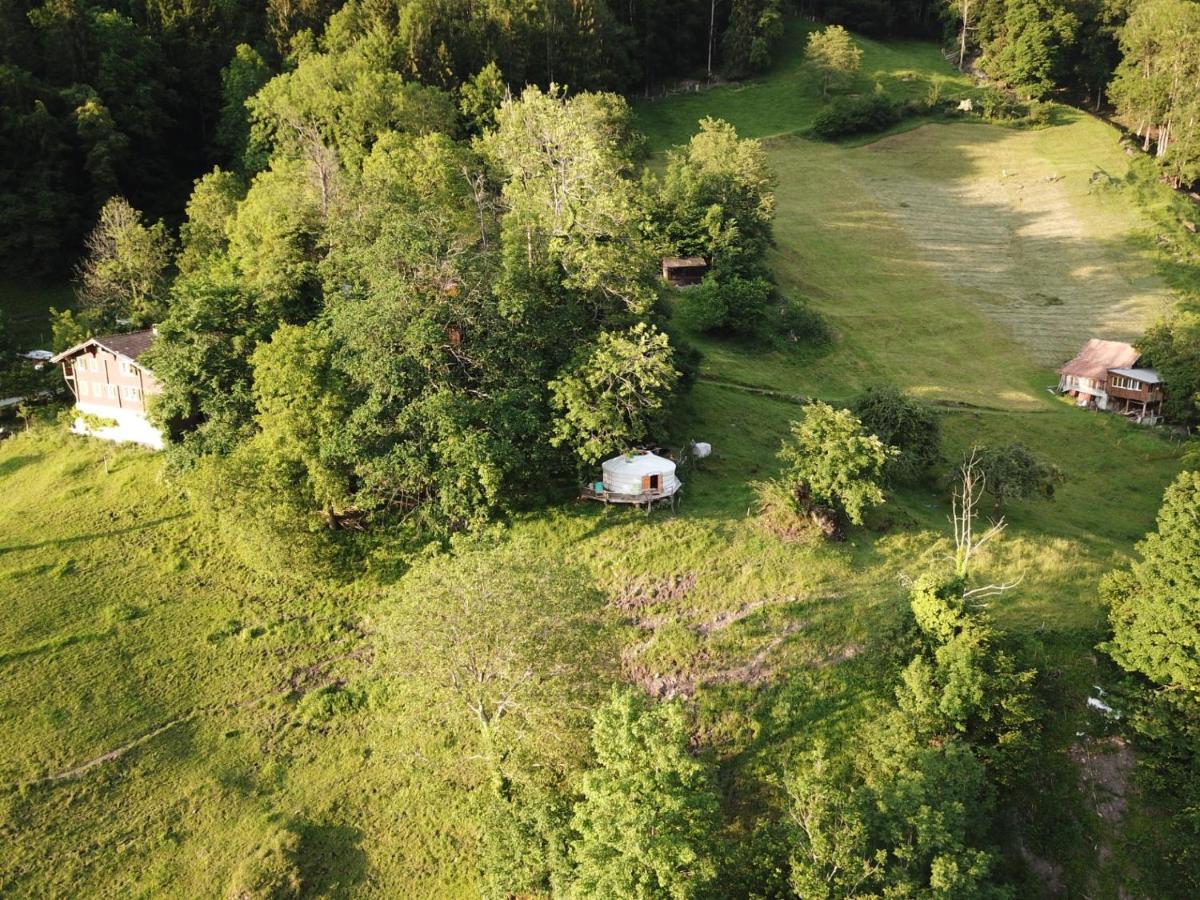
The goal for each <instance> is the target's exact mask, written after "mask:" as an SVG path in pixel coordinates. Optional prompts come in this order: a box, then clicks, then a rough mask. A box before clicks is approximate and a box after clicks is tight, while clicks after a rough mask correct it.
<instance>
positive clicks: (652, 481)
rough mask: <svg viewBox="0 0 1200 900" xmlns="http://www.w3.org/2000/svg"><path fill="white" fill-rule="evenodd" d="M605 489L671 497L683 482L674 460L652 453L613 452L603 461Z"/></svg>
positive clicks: (620, 492) (618, 492) (621, 492)
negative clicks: (615, 454)
mask: <svg viewBox="0 0 1200 900" xmlns="http://www.w3.org/2000/svg"><path fill="white" fill-rule="evenodd" d="M602 468H603V472H604V490H606V491H609V492H611V493H614V494H656V495H658V496H661V497H670V496H671V495H672V494H674V493H675V492H676V491H678V490H679V488H680V487H681V486H682V485H681V484H680V483H679V479H678V478H676V477H675V463H673V462H671V460H669V459H664V458H663V457H661V456H658V455H656V454H654V453H635V454H632V455H630V456H614V457H613V458H612V459H610V460H608V461H607V462H606V463H604V465H603V467H602Z"/></svg>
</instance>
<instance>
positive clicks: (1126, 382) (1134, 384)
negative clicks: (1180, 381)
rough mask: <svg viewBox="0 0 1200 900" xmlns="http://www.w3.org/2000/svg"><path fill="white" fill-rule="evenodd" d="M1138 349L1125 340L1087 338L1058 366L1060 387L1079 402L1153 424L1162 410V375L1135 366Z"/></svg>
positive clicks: (1080, 404) (1062, 391) (1078, 404)
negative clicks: (1065, 362) (1062, 364)
mask: <svg viewBox="0 0 1200 900" xmlns="http://www.w3.org/2000/svg"><path fill="white" fill-rule="evenodd" d="M1138 356H1139V354H1138V352H1137V350H1135V349H1134V348H1133V347H1131V346H1130V345H1129V344H1126V343H1124V342H1122V341H1102V340H1098V339H1096V338H1093V339H1092V340H1090V341H1088V342H1087V343H1086V344H1084V345H1083V349H1082V350H1080V351H1079V355H1078V356H1076V357H1075V358H1074V359H1073V360H1071V361H1070V362H1069V363H1067V364H1066V365H1065V366H1063V367H1062V368H1061V369H1059V370H1058V374H1059V381H1058V389H1059V391H1060V392H1061V393H1064V394H1069V395H1070V396H1072V397H1074V398H1075V403H1076V405H1077V406H1083V407H1089V408H1094V409H1103V410H1108V411H1110V412H1118V413H1121V414H1122V415H1125V416H1128V417H1130V418H1132V419H1136V420H1137V421H1138V422H1143V423H1146V424H1154V423H1156V422H1157V421H1158V419H1159V417H1160V415H1161V412H1162V401H1163V386H1162V379H1161V378H1159V376H1158V373H1157V372H1156V371H1154V370H1153V369H1145V368H1141V369H1139V368H1135V366H1136V365H1137V361H1138Z"/></svg>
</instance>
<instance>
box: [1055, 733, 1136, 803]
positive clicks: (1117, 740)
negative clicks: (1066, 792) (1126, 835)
mask: <svg viewBox="0 0 1200 900" xmlns="http://www.w3.org/2000/svg"><path fill="white" fill-rule="evenodd" d="M1067 753H1068V755H1069V756H1070V757H1071V759H1072V760H1073V761H1074V762H1075V763H1076V764H1077V765H1078V766H1079V781H1080V785H1081V786H1082V787H1083V791H1084V795H1085V796H1086V797H1087V798H1088V801H1089V802H1090V804H1091V805H1092V807H1093V808H1094V809H1095V810H1096V815H1098V816H1100V818H1101V819H1103V820H1104V821H1105V822H1108V823H1110V824H1112V823H1117V822H1119V821H1120V820H1121V818H1122V817H1123V816H1124V815H1125V809H1126V807H1127V806H1128V805H1129V792H1130V787H1129V774H1130V772H1132V771H1133V764H1134V758H1133V750H1131V749H1130V747H1129V744H1128V743H1126V741H1125V739H1124V738H1122V737H1119V736H1117V735H1113V736H1111V737H1105V738H1087V739H1086V740H1083V741H1080V742H1078V743H1075V744H1072V745H1071V749H1070V750H1069V751H1067Z"/></svg>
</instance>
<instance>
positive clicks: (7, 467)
mask: <svg viewBox="0 0 1200 900" xmlns="http://www.w3.org/2000/svg"><path fill="white" fill-rule="evenodd" d="M37 461H38V457H37V456H34V455H33V454H31V453H27V454H25V455H24V456H11V457H9V458H8V459H6V460H2V461H0V478H4V477H6V476H8V475H11V474H13V473H14V472H16V471H18V470H20V469H23V468H25V467H26V466H27V465H29V464H30V463H35V462H37Z"/></svg>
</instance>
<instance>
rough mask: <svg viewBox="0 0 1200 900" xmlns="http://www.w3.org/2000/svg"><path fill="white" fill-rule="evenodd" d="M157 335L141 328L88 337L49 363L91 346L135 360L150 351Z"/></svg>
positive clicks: (149, 329)
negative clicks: (139, 329)
mask: <svg viewBox="0 0 1200 900" xmlns="http://www.w3.org/2000/svg"><path fill="white" fill-rule="evenodd" d="M157 337H158V333H157V332H156V331H155V330H154V329H153V328H143V329H142V330H141V331H130V332H127V333H125V334H108V335H104V336H103V337H90V338H88V339H87V340H86V341H84V342H83V343H80V344H76V345H75V346H74V347H72V348H71V349H69V350H64V351H63V352H62V353H60V354H58V355H57V356H56V357H54V359H52V360H51V362H61V361H62V360H64V359H69V358H70V357H72V356H75V355H76V354H78V353H80V352H82V351H83V350H86V349H87V348H88V347H90V346H92V345H93V344H95V345H98V346H100V347H103V348H104V349H105V350H111V351H112V352H113V353H116V354H117V355H118V356H125V357H128V358H129V359H137V358H138V357H139V356H141V355H142V354H143V353H145V352H146V351H147V350H149V349H150V347H151V345H153V343H154V340H155V338H157Z"/></svg>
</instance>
